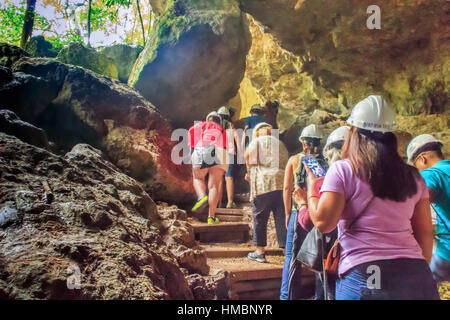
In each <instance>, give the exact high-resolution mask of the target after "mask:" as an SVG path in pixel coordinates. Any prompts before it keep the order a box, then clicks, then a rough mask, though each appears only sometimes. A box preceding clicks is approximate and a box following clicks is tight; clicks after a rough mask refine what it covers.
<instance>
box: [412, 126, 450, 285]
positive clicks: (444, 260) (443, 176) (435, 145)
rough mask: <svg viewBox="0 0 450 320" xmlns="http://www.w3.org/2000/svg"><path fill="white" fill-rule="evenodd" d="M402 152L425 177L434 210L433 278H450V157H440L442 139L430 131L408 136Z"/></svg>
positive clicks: (438, 279) (431, 265)
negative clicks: (435, 232) (445, 158)
mask: <svg viewBox="0 0 450 320" xmlns="http://www.w3.org/2000/svg"><path fill="white" fill-rule="evenodd" d="M406 155H407V157H408V162H409V163H410V164H411V165H413V166H415V167H416V168H417V169H419V171H420V174H421V176H422V177H423V178H424V179H425V182H426V184H427V187H428V190H429V192H430V201H431V203H432V206H433V208H434V210H435V212H436V222H437V246H436V252H435V253H434V254H433V257H432V259H431V264H430V268H431V271H432V272H433V276H434V279H435V280H436V281H438V282H441V281H450V160H444V155H443V154H442V142H441V141H439V140H437V139H436V138H435V137H433V136H432V135H430V134H421V135H420V136H417V137H415V138H414V139H413V140H411V142H410V143H409V145H408V148H407V150H406Z"/></svg>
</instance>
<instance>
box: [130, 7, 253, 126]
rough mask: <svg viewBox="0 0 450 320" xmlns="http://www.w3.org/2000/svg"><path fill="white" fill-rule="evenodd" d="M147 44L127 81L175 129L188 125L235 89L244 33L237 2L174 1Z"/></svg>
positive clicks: (246, 40) (240, 70) (244, 46)
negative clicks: (165, 117)
mask: <svg viewBox="0 0 450 320" xmlns="http://www.w3.org/2000/svg"><path fill="white" fill-rule="evenodd" d="M147 43H148V44H147V46H146V47H145V48H144V51H143V52H142V53H141V55H140V56H139V58H138V59H137V61H136V63H135V65H134V67H133V70H132V71H131V74H130V78H129V80H128V84H129V85H130V86H132V87H134V88H136V90H138V91H139V92H140V93H141V94H142V95H143V96H144V97H146V98H147V99H149V100H150V101H152V103H153V104H154V105H155V106H156V107H158V108H159V109H160V110H161V112H162V113H163V114H164V115H166V116H167V117H168V118H169V119H170V120H171V122H172V123H173V125H174V126H175V127H178V126H181V127H189V126H191V125H192V123H193V121H195V120H201V119H203V118H204V117H205V116H206V115H207V114H208V113H209V112H210V111H211V110H212V109H217V108H218V107H220V106H221V105H222V104H224V103H226V102H227V101H228V100H229V99H230V98H232V97H233V96H234V95H235V94H236V93H237V91H238V89H239V83H240V81H241V80H242V77H243V75H244V71H245V56H246V54H247V52H248V49H249V47H250V34H249V32H248V26H247V21H246V17H245V15H243V14H242V13H241V11H240V9H239V6H238V3H237V1H232V0H224V1H209V0H201V1H191V0H177V1H173V3H172V4H171V5H170V6H169V7H168V8H167V9H166V10H165V11H164V12H163V13H161V14H160V15H159V16H158V19H157V20H156V26H155V30H154V32H153V33H152V34H151V37H150V39H149V40H148V41H147Z"/></svg>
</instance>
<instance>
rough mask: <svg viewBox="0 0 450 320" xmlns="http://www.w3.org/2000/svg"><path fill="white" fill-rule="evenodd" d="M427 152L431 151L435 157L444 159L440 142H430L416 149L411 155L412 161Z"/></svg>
mask: <svg viewBox="0 0 450 320" xmlns="http://www.w3.org/2000/svg"><path fill="white" fill-rule="evenodd" d="M427 151H433V152H435V153H436V156H437V157H439V158H441V159H444V155H443V154H442V144H441V143H440V142H430V143H427V144H425V145H423V146H421V147H420V148H419V149H417V151H416V152H414V153H413V154H412V156H411V159H413V160H414V159H416V158H417V157H418V156H419V154H421V153H422V152H427Z"/></svg>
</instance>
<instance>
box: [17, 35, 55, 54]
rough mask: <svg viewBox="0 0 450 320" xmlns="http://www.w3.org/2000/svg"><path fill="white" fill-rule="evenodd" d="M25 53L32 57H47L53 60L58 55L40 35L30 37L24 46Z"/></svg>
mask: <svg viewBox="0 0 450 320" xmlns="http://www.w3.org/2000/svg"><path fill="white" fill-rule="evenodd" d="M24 49H25V51H26V52H28V53H29V54H31V55H32V56H33V57H49V58H54V57H56V55H57V54H58V53H57V52H56V50H54V49H53V45H52V44H51V43H50V42H48V41H47V40H45V38H44V37H43V36H41V35H39V36H35V37H31V39H30V40H28V42H27V43H26V44H25V48H24Z"/></svg>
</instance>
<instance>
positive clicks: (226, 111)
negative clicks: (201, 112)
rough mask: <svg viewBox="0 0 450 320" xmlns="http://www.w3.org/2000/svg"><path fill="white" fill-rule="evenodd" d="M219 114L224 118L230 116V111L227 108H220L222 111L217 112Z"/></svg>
mask: <svg viewBox="0 0 450 320" xmlns="http://www.w3.org/2000/svg"><path fill="white" fill-rule="evenodd" d="M217 113H218V114H221V115H224V116H230V110H228V108H227V107H225V106H222V107H220V109H219V110H217Z"/></svg>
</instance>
